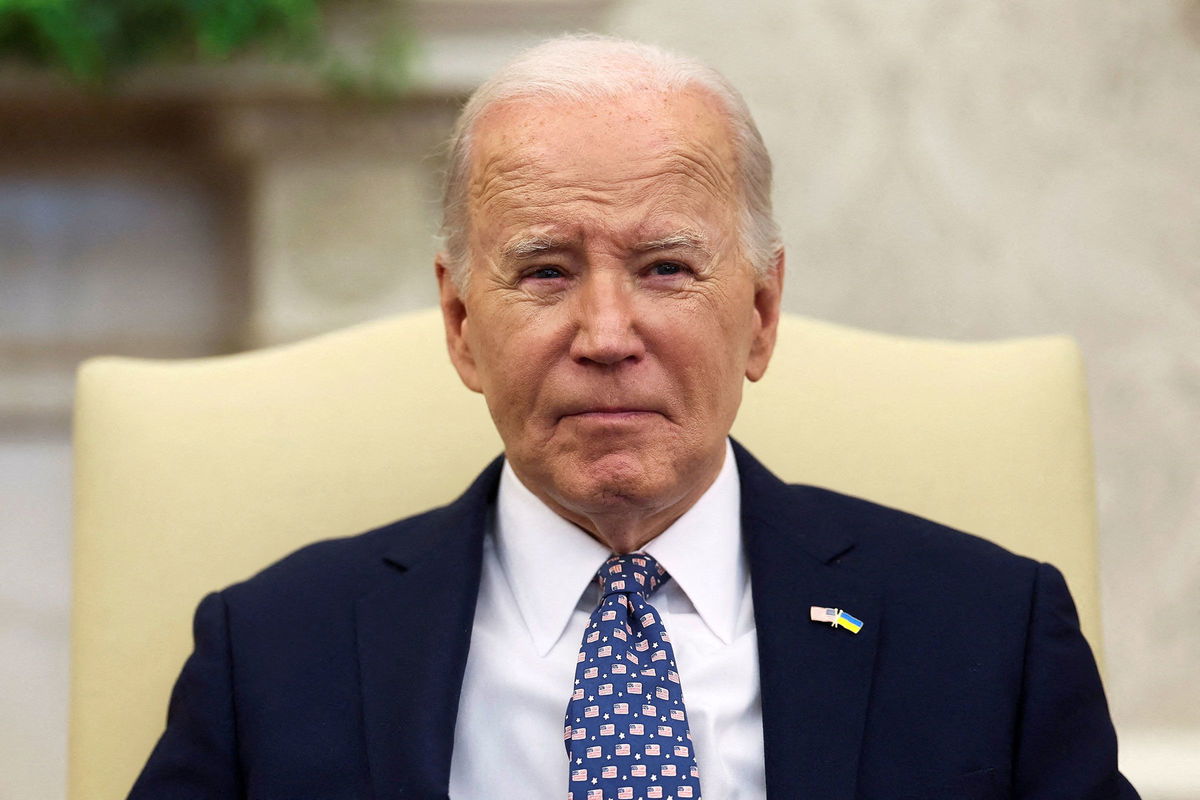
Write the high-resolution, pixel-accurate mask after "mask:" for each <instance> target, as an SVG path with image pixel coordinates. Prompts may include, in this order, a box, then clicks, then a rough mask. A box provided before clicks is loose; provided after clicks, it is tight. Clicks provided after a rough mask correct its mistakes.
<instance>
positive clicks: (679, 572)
mask: <svg viewBox="0 0 1200 800" xmlns="http://www.w3.org/2000/svg"><path fill="white" fill-rule="evenodd" d="M445 200H446V202H445V230H446V249H445V252H444V253H443V254H441V255H440V256H439V257H438V259H437V278H438V282H439V286H440V290H441V305H442V310H443V313H444V317H445V323H446V336H447V341H448V344H449V350H450V356H451V359H452V360H453V362H454V365H455V367H456V368H457V370H458V373H459V375H460V376H461V377H462V380H463V382H464V383H465V384H466V385H467V386H468V387H469V388H471V389H472V390H475V391H478V392H482V393H483V394H484V396H485V397H486V399H487V403H488V407H489V409H490V411H491V414H492V417H493V419H494V421H495V424H496V427H497V428H498V430H499V432H500V435H501V437H502V438H503V441H504V447H505V451H504V457H503V459H501V460H498V461H497V462H496V463H494V464H493V465H492V466H490V467H489V468H488V469H487V470H485V471H484V473H483V474H482V475H481V476H480V477H479V479H478V480H477V481H476V482H475V484H474V485H473V486H472V487H471V488H470V489H468V490H467V492H466V494H465V495H463V496H462V498H460V499H459V500H458V501H456V502H455V503H453V504H452V505H450V506H447V507H446V508H443V509H438V510H436V511H432V512H430V513H428V514H425V515H422V516H419V517H415V518H413V519H409V520H404V521H401V522H398V523H395V524H393V525H389V526H387V527H385V528H382V529H380V530H377V531H373V532H370V533H367V534H364V535H362V536H359V537H354V538H351V539H347V540H340V541H334V542H324V543H320V544H317V545H314V546H312V547H309V548H306V549H304V550H302V551H300V552H299V553H296V554H294V555H292V556H291V557H289V558H287V559H285V560H284V561H282V562H280V563H279V564H276V565H275V566H273V567H271V568H269V569H267V570H266V571H264V572H263V573H261V574H259V575H258V576H256V577H254V578H252V579H251V580H249V581H247V582H245V583H243V584H240V585H237V586H234V587H231V588H229V589H226V590H224V591H223V592H220V593H216V594H213V595H210V596H209V597H208V598H206V599H205V600H204V602H203V603H202V604H201V606H200V608H199V610H198V612H197V617H196V649H195V652H194V653H193V655H192V656H191V658H190V659H189V660H188V663H187V665H186V666H185V668H184V671H183V674H182V675H181V677H180V679H179V682H178V684H177V687H176V690H175V693H174V695H173V698H172V703H171V711H170V717H169V721H168V725H167V730H166V732H165V733H164V735H163V737H162V740H161V741H160V743H159V745H158V747H157V748H156V749H155V751H154V753H153V755H152V756H151V759H150V762H149V764H148V765H147V767H146V769H145V771H144V773H143V774H142V776H141V778H140V779H139V781H138V783H137V785H136V786H135V787H134V791H133V795H132V796H133V797H136V798H218V797H220V798H232V797H243V796H244V797H263V798H267V797H271V798H284V797H286V798H365V797H376V798H438V797H447V796H449V797H453V798H484V797H487V798H511V799H513V800H516V799H518V798H520V799H521V800H524V799H526V798H553V797H564V796H565V797H567V798H571V800H617V799H618V798H629V800H634V798H638V799H639V800H646V799H647V798H667V799H668V800H672V799H673V798H700V797H701V796H702V792H703V794H704V795H705V796H707V797H709V798H710V800H730V799H732V798H741V799H749V798H763V797H767V796H769V797H771V798H785V799H787V800H790V799H791V798H797V797H800V798H814V800H830V799H831V798H845V799H846V800H849V798H854V797H863V798H872V797H879V798H906V797H908V798H918V797H919V798H924V797H954V798H967V797H970V798H1001V797H1022V798H1055V800H1065V799H1066V798H1097V799H1098V798H1117V797H1122V798H1132V797H1136V794H1135V793H1134V791H1133V789H1132V788H1131V787H1130V786H1129V785H1128V783H1127V782H1125V780H1124V778H1122V777H1121V776H1120V775H1119V773H1118V772H1117V770H1116V763H1115V762H1116V743H1115V737H1114V735H1113V730H1112V726H1111V723H1110V722H1109V719H1108V712H1107V709H1106V706H1105V702H1104V696H1103V692H1102V689H1101V687H1100V682H1099V677H1098V675H1097V673H1096V669H1095V665H1094V662H1093V660H1092V657H1091V654H1090V652H1089V650H1088V647H1087V645H1086V643H1085V642H1084V640H1083V638H1082V636H1081V634H1080V632H1079V629H1078V625H1077V622H1076V619H1075V614H1074V609H1073V607H1072V604H1071V601H1070V597H1069V595H1068V593H1067V590H1066V587H1065V585H1064V583H1063V581H1062V578H1061V576H1060V575H1059V573H1058V572H1057V571H1056V570H1055V569H1054V568H1053V567H1049V566H1046V565H1039V564H1036V563H1034V562H1031V561H1029V560H1027V559H1023V558H1020V557H1017V556H1013V555H1011V554H1009V553H1006V552H1004V551H1003V550H1001V549H1000V548H998V547H995V546H994V545H991V544H988V543H986V542H984V541H982V540H979V539H975V538H973V537H970V536H966V535H964V534H960V533H956V532H953V531H949V530H946V529H944V528H941V527H940V526H937V525H935V524H933V523H930V522H927V521H925V520H921V519H917V518H915V517H912V516H908V515H905V514H902V513H899V512H896V511H892V510H889V509H884V508H880V507H878V506H874V505H872V504H870V503H867V502H864V501H861V500H856V499H852V498H848V497H843V496H840V495H836V494H834V493H831V492H827V491H821V490H817V489H813V488H810V487H792V486H787V485H784V484H783V483H781V482H780V481H779V480H777V479H776V478H775V477H774V476H772V475H771V474H770V473H768V472H767V471H766V470H765V469H764V468H763V467H762V466H761V465H759V464H758V463H757V462H756V461H755V460H754V458H753V457H752V456H751V455H750V454H748V453H747V452H745V451H744V450H743V449H741V448H739V447H738V446H737V445H736V444H732V443H731V442H730V440H729V439H728V433H729V430H730V426H731V425H732V423H733V420H734V416H735V414H736V413H737V409H738V405H739V402H740V398H741V392H742V386H743V379H744V378H749V379H750V380H752V381H753V380H757V379H758V378H759V377H760V376H761V375H762V374H763V372H764V370H765V369H766V368H767V362H768V361H769V359H770V356H771V351H772V347H773V344H774V338H775V329H776V323H777V321H778V317H779V301H780V290H781V285H782V280H783V256H782V249H781V247H780V244H779V237H778V232H777V230H776V227H775V225H774V223H773V221H772V219H771V210H770V162H769V159H768V157H767V154H766V151H765V150H764V148H763V144H762V141H761V139H760V138H759V135H758V132H757V131H756V129H755V127H754V124H753V122H752V120H751V119H750V115H749V113H748V111H747V110H746V107H745V105H744V103H743V102H742V100H741V99H740V97H739V96H738V94H737V93H736V92H735V91H734V90H733V89H732V87H730V86H729V85H728V83H726V82H725V80H724V79H722V78H721V77H720V76H719V75H717V74H715V73H714V72H712V71H711V70H709V69H707V68H705V67H703V66H700V65H698V64H696V63H695V62H692V61H689V60H686V59H682V58H679V57H676V56H672V55H669V54H666V53H663V52H661V51H659V50H657V49H655V48H651V47H647V46H644V45H639V44H635V43H630V42H621V41H614V40H607V39H598V38H588V37H584V38H566V39H561V40H556V41H552V42H549V43H546V44H544V45H542V46H540V47H537V48H535V49H533V50H531V51H529V52H527V53H525V54H524V55H522V56H521V57H519V58H518V59H517V60H516V61H514V62H513V63H511V64H510V65H508V66H507V67H506V68H505V69H504V70H502V71H501V72H500V73H499V74H498V75H496V76H495V77H494V78H493V79H492V80H490V81H489V82H488V83H487V84H485V85H484V86H483V87H481V88H480V89H479V91H478V92H476V94H475V95H474V96H473V97H472V98H471V100H470V101H469V102H468V104H467V106H466V108H465V109H464V111H463V115H462V117H461V120H460V123H459V126H458V128H457V131H456V133H455V138H454V141H453V146H452V152H451V163H450V168H449V173H448V178H447V188H446V198H445ZM823 623H827V624H823Z"/></svg>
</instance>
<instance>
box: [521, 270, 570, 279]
mask: <svg viewBox="0 0 1200 800" xmlns="http://www.w3.org/2000/svg"><path fill="white" fill-rule="evenodd" d="M529 277H531V278H536V279H537V280H543V281H547V280H553V279H554V278H561V277H563V273H562V270H560V269H559V268H558V267H542V268H541V269H537V270H534V271H533V272H531V273H529Z"/></svg>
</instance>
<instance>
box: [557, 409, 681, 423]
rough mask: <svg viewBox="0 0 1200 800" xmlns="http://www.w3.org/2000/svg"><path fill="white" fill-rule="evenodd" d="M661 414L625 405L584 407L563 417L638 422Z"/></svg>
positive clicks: (598, 420)
mask: <svg viewBox="0 0 1200 800" xmlns="http://www.w3.org/2000/svg"><path fill="white" fill-rule="evenodd" d="M653 416H660V414H659V412H657V411H652V410H651V409H648V408H629V407H625V406H597V407H595V408H583V409H580V410H578V411H572V412H569V413H566V414H563V415H562V418H563V419H577V420H580V421H585V422H587V421H591V422H612V423H619V422H637V421H640V420H643V419H646V418H647V417H653Z"/></svg>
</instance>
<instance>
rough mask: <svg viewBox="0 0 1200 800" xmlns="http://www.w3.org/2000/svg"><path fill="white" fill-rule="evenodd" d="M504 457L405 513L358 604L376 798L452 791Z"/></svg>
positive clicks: (441, 795)
mask: <svg viewBox="0 0 1200 800" xmlns="http://www.w3.org/2000/svg"><path fill="white" fill-rule="evenodd" d="M500 463H501V462H500V461H499V460H497V461H496V462H494V463H493V464H492V465H491V466H490V467H488V469H487V470H485V471H484V472H483V474H482V475H480V477H479V478H478V479H477V480H476V481H475V483H474V484H473V485H472V486H471V488H470V489H468V490H467V492H466V493H465V494H464V495H463V496H462V497H461V498H459V499H458V500H457V501H456V502H455V503H453V504H452V505H450V506H447V507H446V508H444V509H439V510H438V511H435V512H432V513H430V514H427V515H424V516H422V517H420V518H418V519H416V520H413V521H411V522H408V523H405V524H404V526H403V528H402V535H400V536H398V537H397V541H396V542H395V543H394V545H393V547H392V549H391V550H389V551H388V553H387V555H386V556H385V559H384V560H385V561H387V562H388V563H387V565H386V566H385V567H384V569H386V570H387V571H388V574H386V575H385V576H383V578H382V579H381V581H380V582H379V585H378V586H376V587H375V588H374V589H373V590H372V591H370V592H368V593H367V594H365V595H364V596H362V597H360V598H359V600H358V603H357V605H356V608H355V613H356V626H357V628H356V630H357V636H358V656H359V668H360V671H361V682H362V702H363V717H364V719H363V722H364V728H365V735H366V746H367V758H368V763H369V766H370V773H371V782H372V785H373V787H374V790H375V794H374V796H375V797H376V798H378V800H385V799H390V798H445V797H446V796H447V786H448V782H449V777H450V756H451V752H452V751H453V748H454V725H455V721H456V719H457V715H458V698H459V693H460V691H461V689H462V679H463V671H464V669H465V667H466V661H467V651H468V650H469V648H470V643H471V627H472V621H473V619H474V616H475V600H476V597H477V596H478V593H479V574H480V568H481V564H482V551H483V537H484V534H485V532H486V529H487V524H488V515H489V513H490V511H489V509H490V505H491V502H492V500H493V498H494V495H495V489H496V484H497V482H498V480H499V474H500Z"/></svg>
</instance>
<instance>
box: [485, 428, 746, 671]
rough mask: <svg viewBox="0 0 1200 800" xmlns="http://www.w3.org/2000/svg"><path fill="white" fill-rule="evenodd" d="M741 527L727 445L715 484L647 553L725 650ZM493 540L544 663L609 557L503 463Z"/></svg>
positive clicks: (740, 590)
mask: <svg viewBox="0 0 1200 800" xmlns="http://www.w3.org/2000/svg"><path fill="white" fill-rule="evenodd" d="M740 520H741V487H740V483H739V480H738V473H737V464H736V462H735V460H734V456H733V449H732V447H731V446H730V445H729V443H728V441H726V445H725V462H724V464H723V465H722V466H721V471H720V473H718V475H717V478H716V480H714V481H713V483H712V485H711V486H710V487H709V488H708V490H707V491H706V492H705V493H704V494H703V495H701V497H700V499H699V500H698V501H696V503H695V505H693V506H692V507H691V508H690V509H688V510H687V511H686V512H685V513H684V514H683V516H681V517H680V518H679V519H677V520H676V521H675V522H674V524H672V525H671V527H669V528H667V529H666V530H665V531H663V532H662V533H661V534H659V535H658V536H657V537H655V538H654V540H653V541H651V542H650V543H649V544H647V545H646V547H645V550H646V552H647V553H649V554H650V555H652V556H654V558H655V559H657V560H658V562H659V563H660V564H662V566H663V568H664V569H666V570H667V572H669V573H671V578H672V581H673V582H675V583H676V584H677V585H678V587H679V589H680V590H682V591H683V593H684V594H686V595H687V598H688V599H689V600H690V601H691V602H692V605H693V606H695V608H696V613H698V614H699V615H700V617H701V619H703V620H704V623H705V624H706V625H707V626H708V627H709V628H710V629H711V630H712V632H713V633H714V634H716V635H717V636H718V637H719V638H720V639H721V640H722V641H723V642H726V643H728V642H730V641H732V640H733V638H734V633H735V625H736V623H737V620H738V614H739V612H740V605H741V600H742V597H743V596H744V590H745V586H746V581H747V579H748V578H747V574H748V570H747V565H746V559H745V554H744V553H743V551H742V543H741V540H742V537H741V522H740ZM494 534H495V538H496V554H497V557H498V559H499V563H500V568H501V571H502V572H503V573H504V576H505V578H506V579H507V581H508V585H509V587H510V589H511V590H512V593H513V597H514V598H515V599H516V603H517V607H518V609H519V610H520V612H521V616H522V618H523V619H524V621H525V626H526V628H527V629H528V630H529V634H530V637H531V638H532V639H533V643H534V647H535V648H536V650H537V652H538V654H539V655H541V656H545V655H546V654H547V653H549V652H550V650H551V648H553V647H554V644H555V643H556V642H557V641H558V640H559V639H560V638H561V637H562V635H563V633H564V631H565V629H566V627H567V625H568V623H569V622H570V620H571V614H572V613H573V612H574V611H575V608H576V606H578V605H579V602H580V598H581V596H582V594H583V593H584V592H585V591H587V590H588V589H589V587H591V586H592V581H593V579H594V578H595V575H596V570H598V569H599V568H600V566H601V565H602V564H603V563H604V561H605V559H607V558H608V556H609V555H610V552H609V550H608V548H606V547H605V546H604V545H602V544H600V543H599V542H597V541H596V540H595V539H593V538H592V537H591V536H589V535H588V534H587V533H586V532H584V531H583V530H581V529H579V528H578V527H576V526H575V525H574V524H572V523H570V522H568V521H567V520H565V519H563V518H562V517H560V516H559V515H558V514H556V513H555V512H554V511H553V510H551V509H550V508H549V507H548V506H547V505H546V504H545V503H543V502H542V501H541V500H540V499H538V497H537V496H536V495H534V494H533V492H531V491H529V489H528V488H527V487H526V486H525V485H524V484H523V483H521V480H520V478H518V477H517V475H516V473H515V472H513V469H512V467H511V466H510V465H509V464H508V462H507V461H506V462H505V464H504V470H503V472H502V473H501V475H500V489H499V494H498V497H497V505H496V526H495V531H494ZM668 585H669V584H668ZM651 602H653V599H652V600H651Z"/></svg>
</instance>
